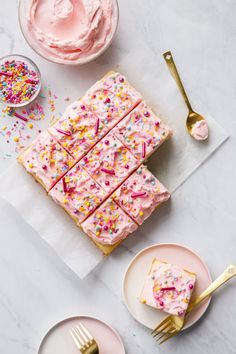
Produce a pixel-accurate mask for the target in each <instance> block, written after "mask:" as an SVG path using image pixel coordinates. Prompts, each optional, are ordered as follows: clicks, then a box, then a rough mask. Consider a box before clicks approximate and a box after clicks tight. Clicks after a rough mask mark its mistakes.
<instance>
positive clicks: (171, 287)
mask: <svg viewBox="0 0 236 354" xmlns="http://www.w3.org/2000/svg"><path fill="white" fill-rule="evenodd" d="M175 289H176V287H175V286H170V287H169V288H161V289H160V290H161V291H169V290H175Z"/></svg>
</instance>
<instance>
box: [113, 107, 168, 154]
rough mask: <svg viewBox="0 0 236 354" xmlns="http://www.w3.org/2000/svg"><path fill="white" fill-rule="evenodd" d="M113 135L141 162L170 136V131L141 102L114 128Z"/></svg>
mask: <svg viewBox="0 0 236 354" xmlns="http://www.w3.org/2000/svg"><path fill="white" fill-rule="evenodd" d="M114 134H115V136H116V137H117V138H118V139H120V141H121V142H122V143H123V144H124V145H125V146H126V147H127V148H128V149H129V150H130V151H131V152H132V154H134V156H135V157H136V158H137V159H139V160H141V161H143V160H145V159H147V158H148V157H149V156H150V155H151V154H152V153H153V152H154V151H155V150H156V149H157V148H158V147H159V146H160V145H161V144H162V143H163V142H164V141H165V140H166V139H167V138H168V137H169V136H170V135H172V131H171V129H170V128H169V127H168V126H167V125H165V124H164V123H163V122H162V121H161V120H160V118H158V117H157V116H156V115H155V113H154V112H153V111H152V110H151V108H150V107H149V106H147V104H146V103H145V102H141V103H140V104H139V105H138V106H137V107H136V108H135V109H134V110H133V111H131V112H130V113H129V114H128V116H127V117H125V118H124V119H123V120H122V121H121V122H120V123H119V124H118V125H117V126H116V127H115V129H114Z"/></svg>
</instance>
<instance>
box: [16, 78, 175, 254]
mask: <svg viewBox="0 0 236 354" xmlns="http://www.w3.org/2000/svg"><path fill="white" fill-rule="evenodd" d="M170 135H171V130H170V129H169V128H168V127H167V126H166V125H165V124H163V122H161V121H160V119H159V118H158V117H157V116H156V115H155V114H154V113H153V112H152V110H151V109H150V108H149V107H148V106H147V105H146V103H145V102H143V101H142V96H141V95H140V93H139V92H137V91H136V90H135V89H134V88H133V87H132V86H131V85H130V84H129V82H128V81H127V79H126V78H125V77H124V76H123V75H122V74H120V73H118V72H109V73H108V74H106V75H105V76H104V77H103V78H102V79H101V80H100V81H98V82H96V83H95V84H94V85H93V86H92V87H91V88H90V89H89V90H88V91H87V92H86V93H85V95H84V96H83V97H82V98H81V99H80V100H78V101H76V102H74V103H72V104H71V105H69V107H68V108H67V109H66V111H65V113H64V114H63V116H62V117H61V118H60V119H59V120H58V121H57V122H56V123H55V124H54V125H53V126H51V127H50V128H48V129H47V130H46V131H45V132H43V133H41V134H40V135H39V136H38V138H37V139H36V140H35V141H34V142H33V143H32V144H31V145H30V147H28V148H27V149H26V150H25V151H24V152H23V153H22V154H21V155H20V156H19V158H18V161H19V162H20V164H22V165H23V166H24V167H25V169H26V170H27V171H28V172H29V173H30V174H31V175H32V176H33V177H34V178H35V180H36V181H38V182H39V183H40V184H41V185H42V186H43V187H44V188H45V189H46V191H47V192H48V193H49V195H50V196H51V197H52V198H53V200H54V201H55V202H56V203H57V204H59V205H60V206H61V207H62V208H63V209H64V210H65V211H66V212H67V213H68V214H69V215H70V216H71V217H72V218H73V219H74V220H75V221H76V223H77V225H78V226H79V227H81V228H82V229H83V230H84V231H85V233H87V235H88V236H89V237H90V238H91V239H92V240H93V241H94V243H95V244H96V245H97V246H98V248H99V249H101V250H102V252H103V253H104V254H106V255H107V254H109V253H110V252H111V251H112V250H113V249H114V248H115V247H116V246H117V245H118V244H119V243H120V242H121V241H122V240H123V239H124V238H126V237H127V236H128V235H129V234H130V233H131V232H133V231H134V230H136V228H137V227H138V225H141V224H142V223H143V221H144V220H145V219H147V218H148V217H149V215H150V214H151V213H152V212H153V211H154V209H155V208H156V207H157V206H159V205H160V204H161V203H162V202H164V201H166V200H168V199H169V197H170V195H169V192H168V191H167V190H166V188H165V187H164V186H163V185H162V184H161V183H160V182H159V181H158V180H157V179H156V178H155V177H154V176H153V175H152V174H151V173H150V172H149V171H148V170H147V168H146V167H144V166H143V165H142V166H141V167H140V165H141V164H142V162H143V160H145V159H146V158H148V157H149V156H150V155H151V154H152V153H153V152H154V151H155V149H156V148H157V147H158V146H159V145H160V144H161V143H162V142H164V141H165V140H166V139H167V138H168V137H169V136H170Z"/></svg>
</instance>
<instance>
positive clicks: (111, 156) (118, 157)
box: [80, 133, 139, 193]
mask: <svg viewBox="0 0 236 354" xmlns="http://www.w3.org/2000/svg"><path fill="white" fill-rule="evenodd" d="M80 163H81V165H82V166H83V167H84V168H85V169H86V171H87V172H88V173H89V174H90V175H91V176H92V177H93V178H94V179H95V180H96V181H97V182H98V183H99V184H100V185H101V186H102V187H103V189H104V190H105V191H106V192H107V193H111V192H112V191H113V190H114V189H116V188H117V187H118V186H119V185H120V184H121V183H122V182H123V181H124V180H125V179H126V177H128V176H129V174H131V172H132V171H133V170H134V169H135V168H137V167H138V165H139V163H138V160H137V159H136V158H135V157H134V156H133V155H132V154H131V153H130V151H129V150H128V149H127V148H126V147H125V146H124V145H123V144H121V142H120V141H119V140H118V139H117V138H115V137H114V135H113V134H112V133H108V134H107V135H106V136H105V137H104V138H102V140H101V141H100V142H99V143H98V144H97V145H95V146H94V147H93V148H92V150H90V151H89V153H88V154H87V155H86V156H85V157H84V158H83V159H82V160H81V162H80Z"/></svg>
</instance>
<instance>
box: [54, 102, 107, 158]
mask: <svg viewBox="0 0 236 354" xmlns="http://www.w3.org/2000/svg"><path fill="white" fill-rule="evenodd" d="M49 132H50V133H51V134H52V135H53V136H54V137H55V139H56V140H57V141H58V142H59V144H61V145H62V146H63V147H64V149H65V150H67V151H68V152H69V154H70V155H71V156H73V157H74V158H75V159H76V160H80V159H81V158H82V157H83V156H84V154H85V153H87V152H88V151H89V150H90V149H91V147H92V146H93V145H94V144H96V142H97V141H99V140H100V139H101V138H102V137H103V136H104V135H105V134H106V133H107V128H106V127H105V126H104V125H103V124H102V122H101V120H100V119H99V118H98V117H97V116H96V115H95V114H94V113H92V112H90V111H89V110H88V109H87V107H86V106H85V104H84V103H83V102H82V101H77V102H74V103H72V104H71V105H70V106H69V107H68V108H67V109H66V111H65V113H64V114H63V116H62V117H61V118H60V119H59V120H58V121H57V122H56V123H55V124H54V125H53V126H52V127H51V128H49Z"/></svg>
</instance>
